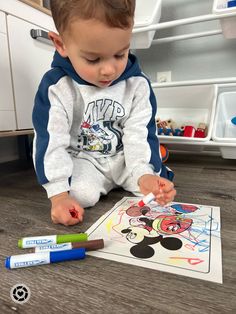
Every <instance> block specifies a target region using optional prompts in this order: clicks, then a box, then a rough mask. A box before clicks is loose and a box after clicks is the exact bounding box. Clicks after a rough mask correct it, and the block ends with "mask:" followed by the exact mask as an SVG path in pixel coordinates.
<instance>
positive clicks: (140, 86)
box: [33, 52, 173, 197]
mask: <svg viewBox="0 0 236 314" xmlns="http://www.w3.org/2000/svg"><path fill="white" fill-rule="evenodd" d="M155 115H156V99H155V96H154V93H153V91H152V89H151V86H150V82H149V81H148V79H147V78H146V77H145V76H144V75H143V73H142V72H141V70H140V67H139V65H138V62H137V59H136V57H135V56H134V55H132V54H130V55H129V60H128V63H127V66H126V69H125V71H124V73H123V74H122V75H121V76H120V77H119V79H117V80H116V81H114V82H113V83H112V84H111V85H110V86H109V87H106V88H99V87H96V86H94V85H92V84H90V83H88V82H86V81H84V80H83V79H82V78H81V77H80V76H79V75H78V74H77V73H76V72H75V70H74V68H73V66H72V64H71V62H70V60H69V59H68V58H63V57H61V56H60V55H59V54H58V53H57V52H56V53H55V55H54V59H53V62H52V69H51V70H50V71H48V72H47V73H46V74H45V75H44V77H43V79H42V81H41V83H40V85H39V89H38V92H37V94H36V97H35V104H34V109H33V124H34V129H35V138H34V150H33V159H34V165H35V169H36V173H37V177H38V181H39V183H40V184H41V185H43V186H44V188H45V189H46V191H47V194H48V197H51V196H53V195H56V194H59V193H61V192H63V191H69V190H70V186H69V181H70V180H69V178H70V177H71V176H72V174H73V162H72V158H73V157H76V156H79V155H80V153H81V152H83V154H88V155H89V156H90V158H91V157H92V158H101V157H103V158H104V157H107V158H112V156H114V155H117V154H121V155H123V156H124V158H125V163H126V166H127V168H128V169H129V171H130V175H132V176H134V178H135V179H137V180H138V178H139V177H140V176H142V175H143V174H157V175H160V176H163V177H166V178H169V179H172V177H173V173H172V172H171V171H169V169H167V168H166V167H165V166H163V165H162V161H161V155H160V150H159V142H158V138H157V130H156V123H155Z"/></svg>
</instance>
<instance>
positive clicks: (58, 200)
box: [51, 192, 84, 226]
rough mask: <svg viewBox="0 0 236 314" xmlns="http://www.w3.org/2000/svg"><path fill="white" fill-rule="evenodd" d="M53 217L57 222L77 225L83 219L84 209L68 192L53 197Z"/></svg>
mask: <svg viewBox="0 0 236 314" xmlns="http://www.w3.org/2000/svg"><path fill="white" fill-rule="evenodd" d="M51 203H52V207H51V218H52V221H53V222H54V223H55V224H59V223H60V224H63V225H65V226H70V225H75V224H77V223H79V222H80V221H83V215H84V209H83V208H82V207H81V206H80V205H79V203H77V202H76V200H75V199H73V198H72V197H71V196H70V195H69V194H68V193H67V192H65V193H61V194H58V195H55V196H53V197H51Z"/></svg>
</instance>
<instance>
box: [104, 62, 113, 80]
mask: <svg viewBox="0 0 236 314" xmlns="http://www.w3.org/2000/svg"><path fill="white" fill-rule="evenodd" d="M114 73H115V67H114V65H113V64H112V63H105V64H103V66H102V68H101V75H102V76H107V77H109V76H112V75H114Z"/></svg>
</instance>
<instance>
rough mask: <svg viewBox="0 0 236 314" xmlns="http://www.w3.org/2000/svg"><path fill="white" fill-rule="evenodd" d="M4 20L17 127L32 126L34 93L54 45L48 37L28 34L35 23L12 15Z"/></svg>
mask: <svg viewBox="0 0 236 314" xmlns="http://www.w3.org/2000/svg"><path fill="white" fill-rule="evenodd" d="M7 23H8V35H9V44H10V56H11V64H12V76H13V87H14V95H15V107H16V120H17V128H18V129H28V128H32V108H33V103H34V97H35V94H36V91H37V89H38V85H39V83H40V81H41V79H42V76H43V74H44V73H45V72H46V71H47V70H49V69H50V67H51V62H52V58H53V54H54V47H53V46H52V44H51V43H50V41H48V43H45V42H41V41H39V40H36V39H33V38H32V37H31V35H30V31H31V29H39V27H38V26H36V25H34V24H31V23H28V22H26V21H24V20H21V19H19V18H16V17H14V16H11V15H8V16H7ZM46 31H47V30H46Z"/></svg>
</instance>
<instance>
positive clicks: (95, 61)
mask: <svg viewBox="0 0 236 314" xmlns="http://www.w3.org/2000/svg"><path fill="white" fill-rule="evenodd" d="M85 60H86V62H88V63H92V64H95V63H98V62H99V61H100V58H96V59H92V60H91V59H87V58H85Z"/></svg>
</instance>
